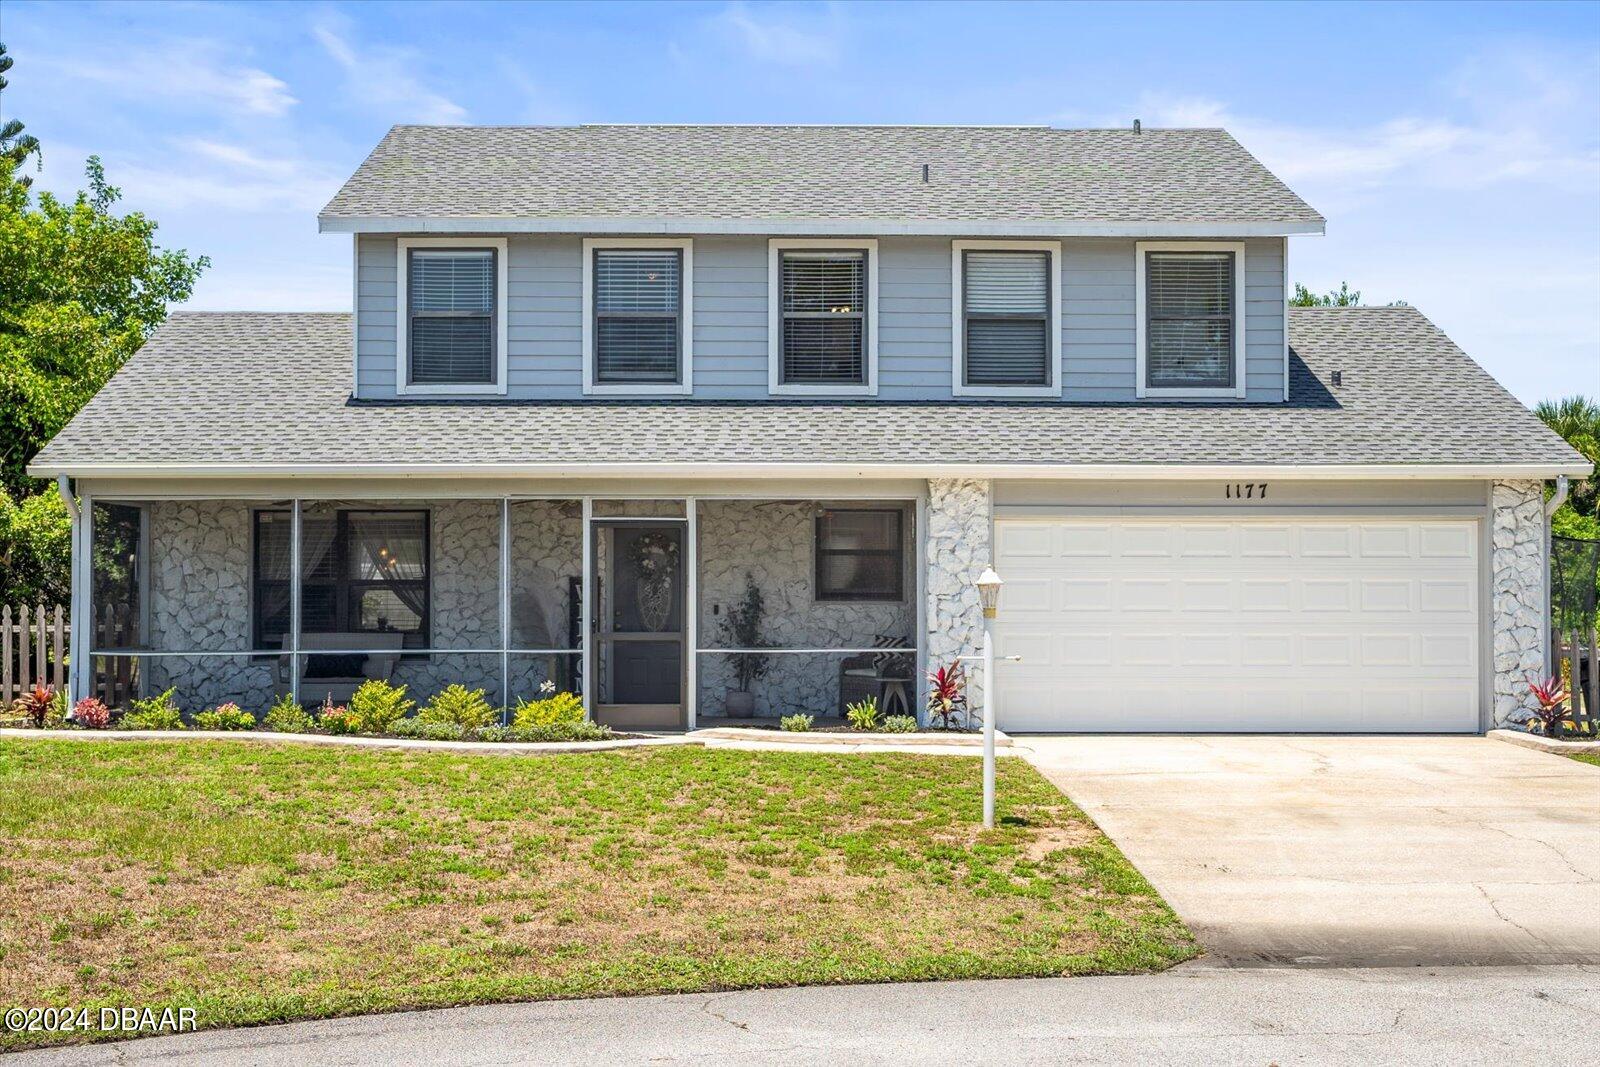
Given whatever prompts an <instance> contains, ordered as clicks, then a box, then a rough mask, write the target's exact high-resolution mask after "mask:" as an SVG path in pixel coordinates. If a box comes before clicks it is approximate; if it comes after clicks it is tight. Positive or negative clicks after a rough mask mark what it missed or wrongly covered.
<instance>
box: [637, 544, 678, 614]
mask: <svg viewBox="0 0 1600 1067" xmlns="http://www.w3.org/2000/svg"><path fill="white" fill-rule="evenodd" d="M633 565H634V569H635V570H636V571H637V572H638V575H639V581H638V585H637V586H636V592H635V597H636V599H637V602H638V605H639V621H640V622H642V623H644V625H645V629H647V630H651V631H659V630H661V629H662V628H664V627H665V626H666V625H667V619H668V618H669V617H671V615H672V580H673V578H674V577H675V576H676V575H677V573H678V539H677V538H676V537H672V536H671V535H669V534H665V533H660V532H657V531H652V532H650V533H647V534H645V535H644V536H642V537H640V538H639V539H638V540H636V541H634V543H633Z"/></svg>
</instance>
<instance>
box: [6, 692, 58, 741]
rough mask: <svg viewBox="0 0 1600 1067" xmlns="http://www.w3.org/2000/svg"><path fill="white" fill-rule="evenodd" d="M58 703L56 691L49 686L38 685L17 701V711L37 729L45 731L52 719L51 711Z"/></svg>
mask: <svg viewBox="0 0 1600 1067" xmlns="http://www.w3.org/2000/svg"><path fill="white" fill-rule="evenodd" d="M55 702H56V691H55V689H53V688H52V687H50V686H48V685H36V686H34V687H33V688H32V689H30V690H28V692H26V693H23V694H22V695H21V696H20V697H18V698H17V701H16V711H17V714H18V715H21V716H22V717H23V718H24V719H26V720H27V722H28V725H29V726H32V727H34V728H35V729H40V730H42V729H44V727H45V723H46V722H47V721H48V720H49V719H50V709H51V707H52V706H53V705H54V704H55Z"/></svg>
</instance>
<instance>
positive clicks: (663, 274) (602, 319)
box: [594, 248, 683, 384]
mask: <svg viewBox="0 0 1600 1067" xmlns="http://www.w3.org/2000/svg"><path fill="white" fill-rule="evenodd" d="M682 275H683V271H682V259H681V254H680V253H679V252H678V251H676V250H666V251H650V250H644V249H625V248H609V249H598V250H596V251H595V253H594V317H595V323H594V380H595V381H596V382H602V383H639V382H648V383H658V384H659V383H663V382H668V383H676V382H678V381H680V380H681V378H682V370H681V367H682V363H681V355H680V353H681V349H682V344H681V341H682V336H683V331H682V322H681V312H682V308H683V295H682V294H683V284H682Z"/></svg>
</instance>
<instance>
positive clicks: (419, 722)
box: [389, 715, 468, 741]
mask: <svg viewBox="0 0 1600 1067" xmlns="http://www.w3.org/2000/svg"><path fill="white" fill-rule="evenodd" d="M389 732H390V733H392V734H394V735H395V736H396V737H409V738H412V739H413V740H421V741H460V740H462V739H463V738H465V737H466V736H467V733H468V731H467V729H466V727H464V726H462V725H461V724H460V723H458V722H450V721H448V720H445V719H425V718H423V717H422V716H421V715H416V716H413V717H411V718H409V719H401V720H400V721H399V722H396V723H395V724H394V725H393V726H391V727H390V728H389Z"/></svg>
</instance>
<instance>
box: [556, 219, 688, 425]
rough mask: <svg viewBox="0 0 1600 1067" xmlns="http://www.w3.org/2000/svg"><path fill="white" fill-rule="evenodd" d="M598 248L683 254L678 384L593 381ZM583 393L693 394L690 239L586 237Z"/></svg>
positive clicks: (611, 394) (584, 247)
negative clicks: (595, 267)
mask: <svg viewBox="0 0 1600 1067" xmlns="http://www.w3.org/2000/svg"><path fill="white" fill-rule="evenodd" d="M597 248H639V249H652V248H675V249H678V250H679V251H680V252H681V253H682V254H683V263H682V268H683V277H681V278H679V279H678V291H679V298H678V299H679V302H680V306H679V317H680V322H681V324H682V328H681V329H680V331H679V337H680V343H679V348H678V361H679V362H678V370H679V377H680V378H681V379H682V380H681V381H677V382H665V383H663V382H645V383H639V384H634V383H632V382H597V381H595V353H594V346H595V335H594V251H595V249H597ZM583 392H584V395H585V396H686V395H688V394H689V393H692V392H694V240H693V238H689V237H657V238H649V237H585V238H584V239H583Z"/></svg>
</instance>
